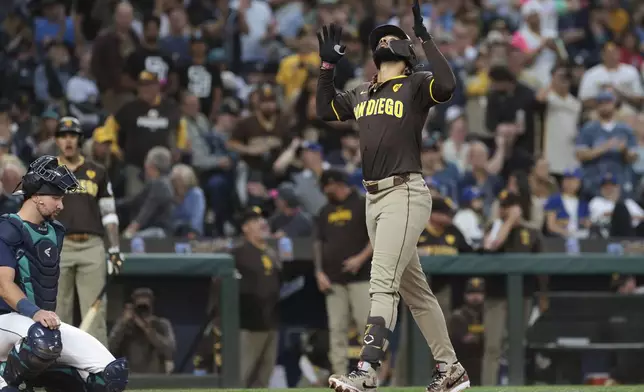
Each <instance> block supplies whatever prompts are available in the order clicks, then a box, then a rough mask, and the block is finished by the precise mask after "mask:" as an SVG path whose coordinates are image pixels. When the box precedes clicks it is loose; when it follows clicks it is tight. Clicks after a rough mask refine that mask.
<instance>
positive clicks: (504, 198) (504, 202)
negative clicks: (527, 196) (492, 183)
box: [499, 191, 521, 207]
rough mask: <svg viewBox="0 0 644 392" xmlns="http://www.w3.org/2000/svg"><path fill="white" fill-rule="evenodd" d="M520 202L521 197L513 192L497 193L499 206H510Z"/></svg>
mask: <svg viewBox="0 0 644 392" xmlns="http://www.w3.org/2000/svg"><path fill="white" fill-rule="evenodd" d="M519 204H521V198H520V197H519V195H517V194H516V193H514V192H509V191H502V192H501V193H500V194H499V205H500V206H501V207H512V206H516V205H519Z"/></svg>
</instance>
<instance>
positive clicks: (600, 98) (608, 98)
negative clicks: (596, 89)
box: [595, 91, 617, 102]
mask: <svg viewBox="0 0 644 392" xmlns="http://www.w3.org/2000/svg"><path fill="white" fill-rule="evenodd" d="M616 99H617V97H616V96H615V94H613V93H611V92H610V91H602V92H600V93H599V94H597V97H596V98H595V100H596V101H597V102H613V101H615V100H616Z"/></svg>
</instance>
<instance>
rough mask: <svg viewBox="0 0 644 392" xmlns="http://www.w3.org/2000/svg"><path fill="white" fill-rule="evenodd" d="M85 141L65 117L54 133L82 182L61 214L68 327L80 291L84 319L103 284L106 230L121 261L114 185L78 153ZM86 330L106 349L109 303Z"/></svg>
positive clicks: (62, 303) (61, 298)
mask: <svg viewBox="0 0 644 392" xmlns="http://www.w3.org/2000/svg"><path fill="white" fill-rule="evenodd" d="M82 140H83V133H82V130H81V125H80V123H79V121H78V120H77V119H76V118H74V117H63V118H61V119H60V122H59V123H58V128H57V129H56V145H57V146H58V150H59V152H60V153H59V155H58V161H59V162H60V163H61V164H64V165H66V166H67V167H68V168H69V170H71V171H72V173H74V175H75V176H76V178H78V182H79V183H80V184H81V191H79V192H77V193H72V194H69V195H66V196H65V202H66V204H67V208H66V209H64V210H63V211H61V213H60V215H59V216H58V220H59V221H60V222H62V223H63V225H65V228H66V229H67V234H66V236H65V243H64V244H63V251H62V253H61V260H60V279H59V283H58V301H57V307H56V314H58V316H59V317H60V319H61V320H63V321H64V322H66V323H69V324H72V323H73V317H74V297H75V294H76V292H77V291H78V299H79V303H80V311H81V315H85V314H86V313H87V311H88V310H89V308H90V306H91V305H92V302H94V300H95V299H96V297H97V296H98V294H99V293H100V292H101V289H102V288H103V286H104V285H105V279H106V264H105V262H106V258H105V243H104V241H103V237H104V234H105V232H107V239H108V242H109V249H108V255H109V260H110V262H111V265H112V266H114V267H115V268H116V270H115V271H116V272H118V269H119V268H120V266H121V263H122V258H121V254H120V250H119V220H118V216H117V215H116V205H115V201H114V195H113V194H112V185H111V184H110V180H109V178H108V176H107V171H106V169H105V168H104V167H103V166H101V165H100V164H98V163H96V162H93V161H91V160H90V159H87V158H85V157H83V156H82V155H81V154H80V149H81V143H82ZM87 332H88V333H89V334H90V335H92V336H94V337H95V338H96V339H98V340H99V341H100V342H101V343H103V345H107V327H106V325H105V302H103V305H102V308H101V310H100V311H99V312H98V314H97V316H96V319H95V320H94V322H93V325H92V326H90V328H89V330H88V331H87Z"/></svg>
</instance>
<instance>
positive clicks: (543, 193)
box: [528, 156, 559, 204]
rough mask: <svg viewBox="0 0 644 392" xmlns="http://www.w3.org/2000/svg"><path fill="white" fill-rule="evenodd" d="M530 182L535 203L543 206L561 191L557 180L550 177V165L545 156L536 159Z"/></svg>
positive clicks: (529, 178) (529, 177)
mask: <svg viewBox="0 0 644 392" xmlns="http://www.w3.org/2000/svg"><path fill="white" fill-rule="evenodd" d="M528 181H529V182H530V190H531V191H532V195H533V196H534V198H535V201H537V202H539V203H541V204H543V203H544V202H545V201H546V199H548V197H550V195H552V194H553V193H556V192H557V191H558V190H559V186H558V184H557V180H556V179H555V178H554V177H553V176H551V175H550V164H549V163H548V161H547V160H546V158H544V157H543V156H538V157H536V159H535V161H534V166H533V167H532V170H531V171H530V175H529V176H528Z"/></svg>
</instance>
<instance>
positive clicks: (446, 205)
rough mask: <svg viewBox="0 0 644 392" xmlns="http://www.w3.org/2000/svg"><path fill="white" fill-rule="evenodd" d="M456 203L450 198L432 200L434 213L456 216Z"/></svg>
mask: <svg viewBox="0 0 644 392" xmlns="http://www.w3.org/2000/svg"><path fill="white" fill-rule="evenodd" d="M454 207H455V206H454V202H453V201H452V200H451V199H450V198H448V197H437V198H435V199H434V200H432V213H442V214H447V215H454V213H455V212H456V211H455V208H454Z"/></svg>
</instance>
